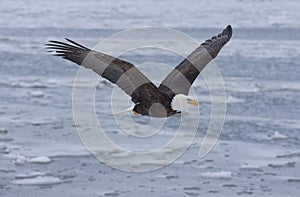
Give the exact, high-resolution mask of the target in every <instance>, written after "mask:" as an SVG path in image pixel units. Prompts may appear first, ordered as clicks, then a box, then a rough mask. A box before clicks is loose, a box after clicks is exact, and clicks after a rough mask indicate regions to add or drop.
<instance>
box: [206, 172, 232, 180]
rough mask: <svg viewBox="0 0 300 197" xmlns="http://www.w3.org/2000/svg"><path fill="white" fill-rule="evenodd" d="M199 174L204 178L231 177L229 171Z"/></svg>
mask: <svg viewBox="0 0 300 197" xmlns="http://www.w3.org/2000/svg"><path fill="white" fill-rule="evenodd" d="M201 176H202V177H205V178H213V179H230V178H232V176H233V173H232V172H229V171H220V172H204V173H202V174H201Z"/></svg>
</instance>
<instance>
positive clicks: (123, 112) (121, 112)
mask: <svg viewBox="0 0 300 197" xmlns="http://www.w3.org/2000/svg"><path fill="white" fill-rule="evenodd" d="M133 107H134V106H131V107H129V108H127V109H124V110H122V111H118V112H115V113H113V115H121V114H125V113H127V112H131V111H132V110H133Z"/></svg>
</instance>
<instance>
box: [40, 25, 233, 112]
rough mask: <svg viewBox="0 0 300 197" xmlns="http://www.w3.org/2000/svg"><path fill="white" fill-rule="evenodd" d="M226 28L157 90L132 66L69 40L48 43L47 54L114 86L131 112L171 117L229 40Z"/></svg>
mask: <svg viewBox="0 0 300 197" xmlns="http://www.w3.org/2000/svg"><path fill="white" fill-rule="evenodd" d="M231 36H232V28H231V26H230V25H228V26H227V27H226V29H224V30H223V32H222V33H220V34H219V35H217V36H214V37H212V38H211V39H209V40H206V41H205V42H204V43H202V44H201V45H200V46H199V47H198V48H197V49H196V50H195V51H193V52H192V53H191V54H190V55H189V56H188V57H187V58H186V59H184V60H183V61H182V62H181V63H180V64H179V65H178V66H177V67H176V68H175V69H174V70H173V71H172V72H171V73H170V74H169V75H168V76H167V77H166V78H165V79H164V80H163V81H162V83H161V84H160V86H159V87H158V88H157V87H156V86H155V85H154V84H153V83H152V82H151V81H150V80H149V79H148V78H147V77H146V76H145V75H144V74H143V73H141V72H140V71H139V70H138V69H137V68H136V67H135V66H134V65H133V64H131V63H129V62H126V61H124V60H121V59H118V58H115V57H112V56H109V55H106V54H104V53H101V52H97V51H94V50H91V49H89V48H86V47H84V46H82V45H80V44H78V43H76V42H74V41H72V40H70V39H67V38H66V40H67V41H68V42H70V43H71V44H68V43H64V42H59V41H49V42H50V43H48V44H46V45H47V47H46V48H47V49H48V50H49V52H54V55H55V56H60V57H62V58H64V59H67V60H70V61H72V62H74V63H76V64H78V65H81V66H84V67H86V68H88V69H91V70H93V71H94V72H96V73H97V74H99V75H100V76H102V77H104V78H106V79H108V80H109V81H111V82H112V83H115V84H117V85H118V86H119V87H120V88H121V89H122V90H124V91H125V92H126V93H127V94H128V95H129V96H131V98H132V99H131V100H132V101H133V102H134V103H135V107H134V108H133V111H134V112H136V113H139V114H141V115H149V116H153V117H166V116H171V115H174V114H176V113H179V111H176V110H173V109H172V107H171V102H172V99H173V98H174V96H175V95H178V94H184V95H188V92H189V89H190V87H191V85H192V83H193V82H194V80H195V79H196V78H197V76H198V75H199V73H200V72H201V70H202V69H203V68H204V67H205V66H206V65H207V64H208V63H209V62H210V61H211V60H212V59H213V58H215V57H216V56H217V54H218V53H219V51H220V50H221V48H222V47H223V46H224V45H225V44H226V43H227V42H228V41H229V40H230V38H231Z"/></svg>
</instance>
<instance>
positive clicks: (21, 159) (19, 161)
mask: <svg viewBox="0 0 300 197" xmlns="http://www.w3.org/2000/svg"><path fill="white" fill-rule="evenodd" d="M6 157H8V158H11V159H13V162H14V164H16V165H24V164H26V163H36V164H48V163H51V162H52V159H51V158H49V157H46V156H39V157H31V158H28V157H25V156H23V155H12V154H8V155H6Z"/></svg>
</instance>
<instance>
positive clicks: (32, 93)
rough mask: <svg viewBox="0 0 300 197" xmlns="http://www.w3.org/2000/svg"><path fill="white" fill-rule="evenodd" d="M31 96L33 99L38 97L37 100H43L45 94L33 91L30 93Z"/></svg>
mask: <svg viewBox="0 0 300 197" xmlns="http://www.w3.org/2000/svg"><path fill="white" fill-rule="evenodd" d="M29 94H30V95H31V96H32V97H36V98H41V97H44V96H45V94H44V92H42V91H31V92H29Z"/></svg>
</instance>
